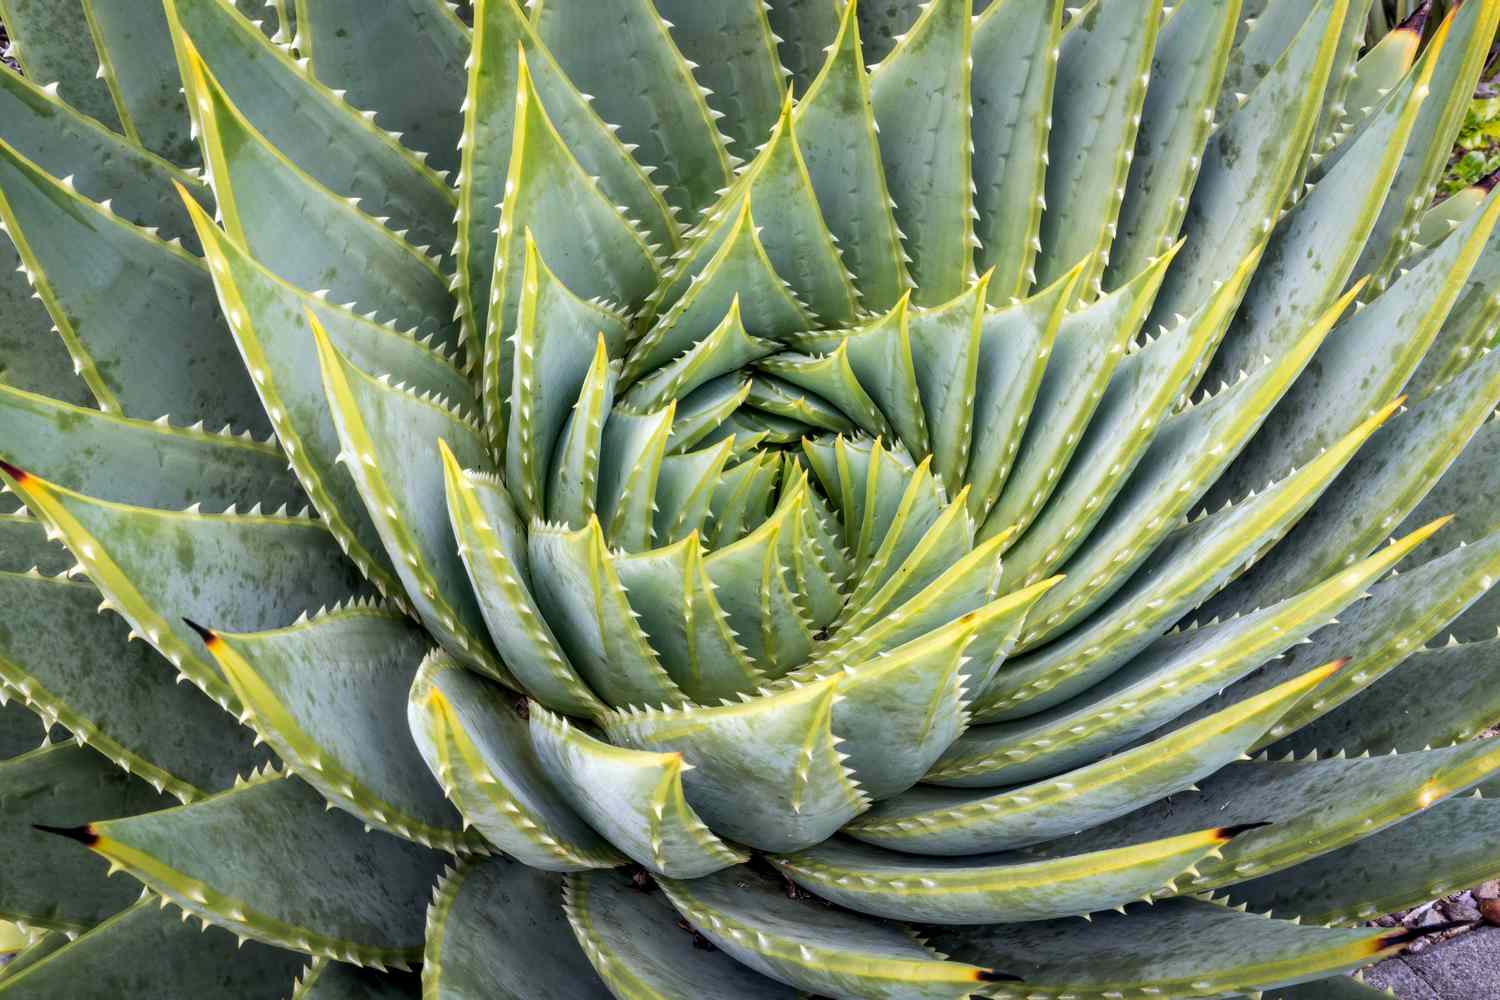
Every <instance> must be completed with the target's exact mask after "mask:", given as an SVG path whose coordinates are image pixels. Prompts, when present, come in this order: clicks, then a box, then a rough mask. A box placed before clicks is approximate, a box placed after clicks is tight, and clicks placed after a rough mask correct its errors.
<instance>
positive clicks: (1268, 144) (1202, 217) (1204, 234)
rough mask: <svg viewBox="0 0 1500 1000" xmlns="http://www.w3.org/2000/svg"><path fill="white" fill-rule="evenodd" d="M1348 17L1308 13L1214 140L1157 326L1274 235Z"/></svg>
mask: <svg viewBox="0 0 1500 1000" xmlns="http://www.w3.org/2000/svg"><path fill="white" fill-rule="evenodd" d="M1347 8H1348V0H1326V2H1324V3H1319V4H1317V5H1314V6H1313V7H1312V8H1311V9H1310V10H1308V11H1307V13H1306V15H1305V18H1304V20H1303V23H1302V26H1301V28H1300V29H1299V30H1298V32H1297V35H1296V37H1295V38H1294V39H1293V40H1292V43H1291V44H1290V45H1289V46H1287V49H1286V51H1284V52H1283V53H1282V54H1281V55H1280V57H1279V58H1277V59H1276V60H1275V62H1274V63H1273V64H1272V66H1271V68H1270V69H1269V70H1268V71H1267V73H1266V75H1265V77H1264V78H1263V79H1262V80H1261V83H1260V85H1259V86H1257V87H1256V88H1255V90H1254V91H1253V92H1252V93H1251V95H1250V99H1249V100H1248V101H1246V103H1245V104H1244V105H1243V106H1242V107H1241V108H1240V109H1239V110H1238V111H1236V112H1235V113H1234V114H1233V115H1231V116H1230V117H1229V120H1228V121H1226V122H1225V123H1224V125H1223V127H1221V128H1220V129H1219V130H1218V131H1217V132H1216V133H1215V134H1214V135H1213V136H1211V137H1210V138H1209V141H1208V145H1207V146H1206V147H1205V148H1204V151H1203V164H1202V168H1201V169H1200V171H1199V174H1198V181H1197V183H1196V184H1195V185H1194V186H1193V194H1192V197H1191V198H1190V199H1189V201H1188V210H1187V215H1186V217H1185V218H1184V219H1183V222H1182V228H1181V239H1182V243H1183V249H1182V251H1181V252H1179V253H1178V255H1177V259H1176V262H1175V265H1174V266H1173V267H1172V269H1171V271H1170V273H1168V275H1167V277H1166V279H1165V280H1164V281H1163V284H1162V289H1161V292H1160V293H1159V294H1158V295H1157V301H1156V304H1155V307H1154V309H1153V312H1152V317H1151V322H1152V323H1153V324H1156V325H1164V324H1165V319H1166V317H1168V316H1171V315H1173V314H1174V313H1183V314H1184V315H1188V314H1191V313H1192V312H1194V311H1195V310H1197V309H1198V307H1199V306H1201V305H1202V303H1203V302H1204V300H1205V299H1207V298H1208V296H1209V295H1210V294H1212V290H1213V287H1214V283H1215V282H1216V281H1227V280H1228V279H1229V277H1230V275H1231V274H1232V273H1233V271H1234V269H1235V268H1237V267H1238V266H1239V263H1240V262H1241V261H1243V260H1244V259H1245V258H1246V257H1247V256H1248V255H1249V254H1250V252H1251V251H1252V250H1253V249H1254V248H1255V247H1256V246H1257V245H1258V244H1260V243H1261V241H1262V240H1264V239H1265V237H1266V236H1267V235H1268V234H1269V233H1270V232H1271V230H1272V228H1273V227H1274V225H1275V220H1276V215H1277V213H1278V212H1279V211H1280V210H1281V207H1282V204H1283V203H1284V202H1285V201H1286V199H1287V196H1288V194H1290V192H1291V189H1292V185H1293V184H1294V183H1295V181H1296V178H1297V177H1298V171H1299V168H1300V167H1301V166H1302V164H1303V163H1304V162H1305V154H1306V151H1307V146H1308V143H1309V142H1310V141H1311V139H1312V134H1313V130H1314V128H1315V127H1316V125H1317V117H1318V112H1319V109H1320V108H1321V106H1322V98H1323V92H1324V89H1325V87H1326V86H1327V84H1328V75H1329V72H1330V70H1331V68H1332V65H1333V61H1334V56H1335V53H1336V51H1337V50H1338V47H1339V43H1340V32H1341V29H1342V25H1343V21H1344V14H1345V11H1346V10H1347ZM1361 184H1362V185H1366V184H1368V178H1366V179H1364V180H1362V181H1361Z"/></svg>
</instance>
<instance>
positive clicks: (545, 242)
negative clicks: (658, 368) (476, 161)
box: [484, 0, 660, 447]
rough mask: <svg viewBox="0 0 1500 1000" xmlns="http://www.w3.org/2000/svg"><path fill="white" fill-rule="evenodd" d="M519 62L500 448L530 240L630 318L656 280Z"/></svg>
mask: <svg viewBox="0 0 1500 1000" xmlns="http://www.w3.org/2000/svg"><path fill="white" fill-rule="evenodd" d="M506 2H509V0H506ZM519 58H520V65H519V67H518V69H517V71H516V73H517V77H516V96H515V101H516V110H515V119H514V122H513V124H512V139H511V142H512V145H511V151H510V160H509V173H507V174H506V178H505V188H506V191H507V194H506V198H505V203H504V207H503V208H502V210H501V212H500V226H499V235H498V240H499V242H498V243H497V244H496V247H495V261H494V263H495V272H494V280H493V282H492V284H491V286H490V287H491V293H490V298H489V302H488V312H487V316H486V322H485V333H484V384H485V391H484V397H485V422H486V424H487V427H488V429H489V432H490V436H491V439H492V440H493V441H495V442H496V446H497V447H498V446H499V443H501V442H504V441H505V440H506V424H507V422H508V421H509V419H510V416H509V414H510V407H509V402H510V401H509V397H508V396H506V395H505V393H506V390H507V389H508V387H509V386H510V385H511V382H512V378H513V370H514V369H513V366H514V358H513V357H512V353H513V350H514V344H513V341H512V337H513V334H514V333H515V330H516V328H517V326H518V323H519V310H520V306H521V304H522V299H523V285H524V283H525V274H526V257H527V253H528V251H527V248H528V246H530V242H531V240H533V239H534V240H535V241H536V249H537V252H538V254H539V256H540V257H541V259H542V261H543V262H544V263H545V264H546V266H547V267H548V268H549V269H550V270H551V272H552V274H553V275H555V276H556V278H557V280H558V281H559V282H561V284H562V285H563V286H564V287H565V288H568V289H570V290H571V291H572V292H573V293H574V294H575V295H578V296H579V297H587V298H599V299H603V300H604V301H605V303H606V305H607V306H608V307H609V308H610V309H611V310H612V311H615V312H621V313H625V312H633V311H634V309H635V308H636V306H637V305H638V304H639V303H640V302H641V301H643V300H644V299H645V298H646V295H647V293H649V292H650V291H651V289H653V288H654V287H656V284H657V279H658V278H659V277H660V272H659V267H658V263H657V260H656V257H655V251H654V250H653V248H652V247H651V246H650V245H648V244H649V239H650V237H649V235H647V234H646V233H645V232H644V231H643V230H641V229H640V228H638V227H637V226H636V225H635V223H633V222H632V221H631V219H630V217H629V216H628V215H626V214H625V213H624V212H622V211H621V208H620V207H617V206H616V205H615V204H614V202H613V201H612V200H611V199H610V197H609V195H608V194H607V193H606V192H605V190H604V189H603V187H602V186H601V185H600V184H599V183H598V182H597V181H595V180H594V179H593V178H591V177H590V176H589V175H588V173H586V172H585V170H584V168H583V166H582V164H581V163H580V162H579V161H578V159H577V158H576V157H575V156H574V154H573V153H572V151H571V150H570V149H569V148H568V146H567V143H566V141H565V140H564V138H563V136H562V134H561V133H560V132H558V130H557V128H556V127H555V126H554V125H553V124H552V121H551V119H550V118H549V117H548V115H547V112H546V110H545V109H544V108H543V107H542V102H541V98H540V96H539V94H538V91H537V89H536V88H535V87H534V86H533V83H532V78H531V71H530V68H529V66H530V64H529V62H528V61H527V59H526V58H525V56H524V55H522V56H520V57H519ZM589 332H591V333H592V332H595V331H589Z"/></svg>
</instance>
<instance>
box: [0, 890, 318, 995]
mask: <svg viewBox="0 0 1500 1000" xmlns="http://www.w3.org/2000/svg"><path fill="white" fill-rule="evenodd" d="M148 955H149V956H151V957H152V959H153V960H152V961H142V958H143V956H148ZM302 961H303V959H302V956H300V955H298V954H296V953H295V952H290V951H283V950H282V949H280V948H270V947H267V946H265V945H263V944H260V943H259V942H257V943H255V944H254V945H251V946H250V949H249V950H248V951H245V950H240V949H239V948H238V947H237V942H236V941H235V938H234V936H233V935H231V934H229V933H228V932H226V931H221V930H219V929H217V928H215V929H214V931H213V932H212V933H203V932H201V931H200V930H199V928H196V927H193V926H191V925H190V924H188V923H186V922H185V921H182V920H178V919H177V917H176V916H175V915H173V914H170V913H167V912H165V911H163V910H160V909H158V908H157V907H155V906H153V905H152V903H151V900H149V899H143V900H141V901H140V902H139V903H136V904H135V905H134V906H131V907H129V908H128V909H125V910H122V911H121V912H120V913H117V914H115V915H114V916H112V917H110V918H109V919H108V920H105V921H103V922H102V923H100V924H99V925H98V926H96V927H94V928H92V929H90V930H89V931H88V933H86V934H84V935H82V936H81V937H79V938H78V939H77V940H76V941H72V942H70V943H67V944H64V945H63V946H62V947H61V948H59V949H58V950H57V951H54V952H53V953H52V954H50V955H48V956H47V957H46V958H44V959H42V960H41V961H39V962H37V963H36V964H35V965H29V966H28V967H27V968H25V969H21V970H17V971H16V972H15V973H14V974H12V975H7V976H5V977H4V979H3V980H0V996H3V997H4V998H5V1000H43V998H45V997H55V996H68V997H76V998H77V1000H106V998H109V997H122V996H131V995H137V996H152V997H160V998H161V1000H193V998H195V997H204V996H214V997H223V998H224V1000H252V998H259V997H270V996H275V995H276V992H275V991H277V990H281V989H285V988H286V984H287V983H288V982H289V981H290V980H291V978H292V977H293V976H294V975H296V973H297V969H298V968H299V967H300V965H301V963H302ZM7 971H9V970H7Z"/></svg>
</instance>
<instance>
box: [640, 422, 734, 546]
mask: <svg viewBox="0 0 1500 1000" xmlns="http://www.w3.org/2000/svg"><path fill="white" fill-rule="evenodd" d="M678 424H680V421H673V426H674V427H676V426H677V425H678ZM734 446H735V439H734V437H733V436H732V435H731V436H730V437H727V438H725V439H724V440H722V441H719V442H718V443H717V444H711V445H709V446H707V447H705V448H700V449H698V450H697V451H688V452H682V453H680V454H672V453H671V451H672V441H671V438H670V437H669V438H668V439H667V450H668V454H667V456H666V457H665V458H663V459H662V462H661V475H660V476H659V477H658V479H657V482H656V514H655V516H654V517H653V519H652V520H653V527H652V532H653V536H652V537H654V538H655V539H656V541H657V542H658V543H659V544H661V545H671V544H674V543H676V542H680V541H682V540H683V539H685V538H687V537H688V536H689V535H691V534H693V533H694V532H699V533H701V532H702V531H703V528H704V525H705V523H706V522H707V520H708V516H709V509H710V504H711V503H712V501H713V497H714V490H715V488H716V487H717V486H718V483H719V479H720V477H721V476H722V475H723V473H724V467H725V466H726V465H727V464H728V462H729V459H730V458H731V456H732V455H733V454H734Z"/></svg>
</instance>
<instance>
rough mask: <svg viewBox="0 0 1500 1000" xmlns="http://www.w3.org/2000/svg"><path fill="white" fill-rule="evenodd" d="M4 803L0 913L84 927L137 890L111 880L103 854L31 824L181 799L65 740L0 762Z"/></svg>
mask: <svg viewBox="0 0 1500 1000" xmlns="http://www.w3.org/2000/svg"><path fill="white" fill-rule="evenodd" d="M0 801H3V802H4V804H5V808H4V809H0V829H3V830H4V832H5V843H6V844H7V846H9V847H10V848H11V849H10V850H8V851H7V852H6V853H7V858H6V866H5V877H4V879H3V880H0V918H3V919H5V920H12V921H14V920H24V921H26V923H28V924H31V925H33V926H36V927H48V928H54V929H57V930H63V931H80V930H84V929H86V928H89V927H92V926H93V925H94V924H96V923H98V922H99V921H101V920H103V919H104V918H105V917H107V916H109V915H110V914H112V913H116V912H118V911H119V910H121V909H123V908H124V907H126V906H128V905H129V904H130V903H131V901H133V900H134V899H135V897H136V896H137V895H138V894H139V890H138V888H137V887H136V886H133V885H131V884H130V883H129V882H128V881H126V880H123V879H122V880H120V881H110V880H107V879H106V878H105V872H106V868H107V865H106V864H105V863H104V862H103V861H102V860H100V859H97V858H80V857H79V856H78V852H77V850H76V849H74V848H73V847H72V845H70V844H66V843H64V842H63V841H61V840H59V839H58V838H56V837H52V836H49V835H47V834H46V833H44V832H42V831H40V830H37V829H34V828H33V824H37V823H40V824H50V825H62V826H70V825H72V824H75V823H85V822H88V821H90V820H95V819H113V818H114V817H116V816H130V815H133V814H135V813H138V812H144V811H146V810H149V809H161V808H164V807H166V806H167V805H170V804H172V803H173V802H175V801H176V800H174V799H173V798H172V797H171V796H169V795H163V794H162V793H160V792H158V791H156V789H154V788H152V787H151V786H150V785H149V784H147V783H146V782H144V781H142V780H141V779H139V778H136V777H134V776H133V775H130V774H128V773H126V772H125V771H122V770H120V769H119V767H118V766H117V765H115V764H114V763H113V762H112V761H109V760H107V759H105V758H104V757H102V756H100V755H99V754H97V753H95V752H94V751H92V750H89V749H86V748H84V747H79V746H73V745H72V744H68V743H61V744H54V745H52V746H47V747H43V748H42V749H40V750H34V751H32V752H31V753H28V754H23V755H21V756H19V757H13V758H11V759H9V760H6V761H0Z"/></svg>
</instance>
